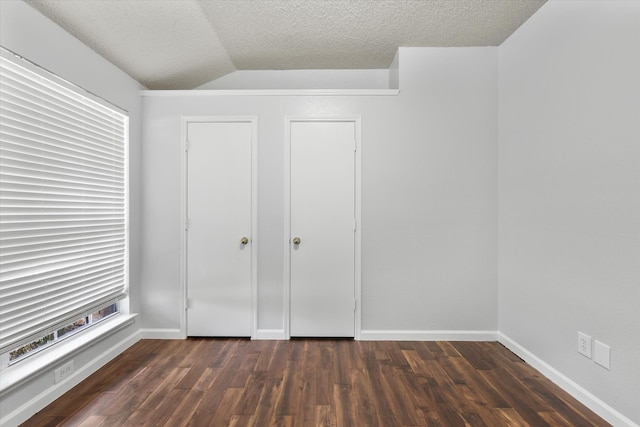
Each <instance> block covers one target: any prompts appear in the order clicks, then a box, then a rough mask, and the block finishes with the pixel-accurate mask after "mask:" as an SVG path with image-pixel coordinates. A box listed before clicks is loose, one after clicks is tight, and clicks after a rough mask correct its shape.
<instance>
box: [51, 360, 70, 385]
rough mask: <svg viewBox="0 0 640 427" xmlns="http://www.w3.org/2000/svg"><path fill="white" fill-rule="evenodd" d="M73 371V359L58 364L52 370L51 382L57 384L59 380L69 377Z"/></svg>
mask: <svg viewBox="0 0 640 427" xmlns="http://www.w3.org/2000/svg"><path fill="white" fill-rule="evenodd" d="M73 371H74V366H73V360H70V361H68V362H67V363H65V364H64V365H62V366H59V367H58V368H57V369H55V370H54V371H53V383H54V384H58V383H59V382H60V381H64V380H65V379H67V377H70V376H71V374H73Z"/></svg>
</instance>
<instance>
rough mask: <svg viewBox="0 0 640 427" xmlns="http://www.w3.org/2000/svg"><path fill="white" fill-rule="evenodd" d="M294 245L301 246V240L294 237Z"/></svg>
mask: <svg viewBox="0 0 640 427" xmlns="http://www.w3.org/2000/svg"><path fill="white" fill-rule="evenodd" d="M293 244H294V245H299V244H300V238H299V237H294V238H293Z"/></svg>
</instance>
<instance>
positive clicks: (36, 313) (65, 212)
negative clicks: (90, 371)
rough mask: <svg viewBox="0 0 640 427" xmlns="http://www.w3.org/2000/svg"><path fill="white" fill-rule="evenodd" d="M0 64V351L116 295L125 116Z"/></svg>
mask: <svg viewBox="0 0 640 427" xmlns="http://www.w3.org/2000/svg"><path fill="white" fill-rule="evenodd" d="M0 61H1V62H0V354H1V353H4V352H6V351H8V350H12V349H14V348H16V347H17V346H20V345H23V344H26V343H28V342H31V341H32V340H34V339H37V338H39V337H41V336H43V335H44V334H47V333H50V332H52V331H53V330H55V329H56V328H58V327H60V326H62V325H65V324H67V323H69V322H70V321H73V320H75V319H77V318H79V317H81V316H83V315H85V314H86V313H90V312H92V311H95V310H96V309H99V308H101V307H103V306H106V305H109V304H111V303H113V302H115V301H117V300H118V299H120V298H123V297H124V296H125V293H126V288H127V258H128V257H127V242H128V238H127V234H128V233H127V134H128V117H127V116H126V115H125V114H123V113H122V112H120V111H117V110H116V109H115V108H114V107H112V106H109V105H108V104H107V103H106V102H104V101H101V100H98V99H97V98H96V97H94V96H92V95H90V94H88V93H87V92H84V91H82V90H81V89H79V88H77V87H75V86H73V85H72V84H70V83H68V82H66V81H64V80H62V79H60V78H58V77H56V76H54V75H52V74H51V73H48V72H46V71H45V70H42V69H41V68H39V67H37V66H35V65H34V64H31V63H29V62H28V61H25V60H23V59H21V58H18V57H16V56H15V55H13V54H12V53H11V52H8V51H6V50H5V49H2V50H1V51H0Z"/></svg>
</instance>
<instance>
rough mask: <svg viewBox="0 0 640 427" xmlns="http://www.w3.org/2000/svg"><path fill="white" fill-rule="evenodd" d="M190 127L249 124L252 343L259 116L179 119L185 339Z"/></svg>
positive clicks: (183, 329) (255, 326) (182, 332)
mask: <svg viewBox="0 0 640 427" xmlns="http://www.w3.org/2000/svg"><path fill="white" fill-rule="evenodd" d="M189 123H250V124H251V321H250V324H251V339H255V338H256V331H257V330H258V307H257V301H258V116H181V117H180V225H179V226H180V335H181V337H182V338H186V337H187V190H188V189H187V172H188V170H187V129H188V126H189Z"/></svg>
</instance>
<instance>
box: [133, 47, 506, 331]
mask: <svg viewBox="0 0 640 427" xmlns="http://www.w3.org/2000/svg"><path fill="white" fill-rule="evenodd" d="M400 74H401V76H400V82H401V85H402V87H401V93H400V95H399V96H391V97H389V96H255V95H252V96H201V93H199V94H193V95H188V94H187V95H184V96H179V97H175V96H171V97H157V96H148V97H144V98H143V106H144V108H143V110H144V117H143V123H144V132H143V134H144V138H143V151H144V153H145V156H144V167H143V171H144V172H143V187H144V189H145V191H144V193H143V216H144V218H145V221H144V224H143V230H144V232H143V247H144V248H145V251H144V253H143V262H142V303H143V307H142V311H143V313H144V327H145V328H149V329H159V330H162V329H168V330H172V329H173V330H175V329H176V328H179V326H180V325H179V318H180V304H179V295H180V274H179V248H180V221H179V218H180V150H179V147H180V117H181V116H187V115H189V116H192V115H257V116H258V152H259V153H258V170H259V184H258V185H259V201H258V203H259V205H258V222H259V231H258V232H259V235H258V237H259V255H258V257H259V263H258V287H259V291H258V293H259V298H258V306H259V316H258V327H259V329H262V330H264V329H267V330H272V329H275V330H281V329H282V328H283V315H284V310H285V308H284V306H283V287H284V285H285V284H284V283H283V272H282V268H283V254H284V247H283V233H284V224H283V208H284V183H283V182H284V181H283V180H284V164H283V160H284V151H283V150H284V137H285V134H284V117H285V115H307V116H336V115H355V114H361V115H362V147H363V148H362V212H363V213H362V215H363V224H362V236H363V237H362V243H363V245H362V266H363V272H362V327H363V329H365V330H368V331H376V330H382V331H386V332H389V333H394V331H395V332H397V331H409V332H410V334H414V335H413V337H414V338H419V337H421V336H424V335H420V333H421V332H424V331H439V330H444V331H465V330H470V331H486V330H489V331H495V330H496V327H497V305H496V304H497V271H496V266H497V260H496V224H497V217H496V211H497V191H496V180H497V159H496V150H497V126H496V123H497V80H496V79H497V77H496V76H497V49H496V48H458V49H401V50H400ZM376 336H380V335H375V334H370V335H369V337H376Z"/></svg>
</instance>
